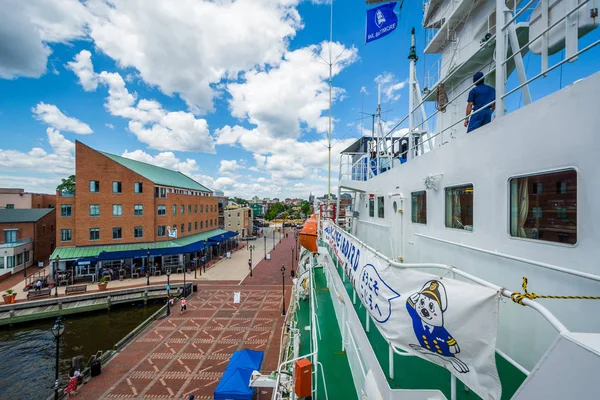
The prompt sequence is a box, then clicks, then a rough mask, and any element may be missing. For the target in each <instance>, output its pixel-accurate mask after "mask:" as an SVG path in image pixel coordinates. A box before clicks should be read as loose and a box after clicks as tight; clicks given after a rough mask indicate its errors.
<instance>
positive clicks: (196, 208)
mask: <svg viewBox="0 0 600 400" xmlns="http://www.w3.org/2000/svg"><path fill="white" fill-rule="evenodd" d="M194 214H198V205H197V204H196V205H195V206H194Z"/></svg>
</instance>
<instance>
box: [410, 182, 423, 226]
mask: <svg viewBox="0 0 600 400" xmlns="http://www.w3.org/2000/svg"><path fill="white" fill-rule="evenodd" d="M411 220H412V222H414V223H415V224H426V223H427V192H426V191H424V190H422V191H420V192H414V193H411Z"/></svg>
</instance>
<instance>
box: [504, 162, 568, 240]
mask: <svg viewBox="0 0 600 400" xmlns="http://www.w3.org/2000/svg"><path fill="white" fill-rule="evenodd" d="M509 186H510V235H511V236H514V237H519V238H524V239H533V240H543V241H548V242H558V243H566V244H575V243H577V171H575V170H573V169H569V170H564V171H557V172H550V173H545V174H538V175H529V176H524V177H520V178H512V179H510V181H509Z"/></svg>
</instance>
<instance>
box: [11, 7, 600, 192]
mask: <svg viewBox="0 0 600 400" xmlns="http://www.w3.org/2000/svg"><path fill="white" fill-rule="evenodd" d="M421 9H422V5H421V3H420V2H406V4H405V5H404V7H403V9H402V10H400V11H398V8H396V10H397V13H398V16H399V22H398V28H397V29H396V31H395V32H393V33H392V34H390V35H388V36H386V37H385V38H382V39H379V40H378V41H375V42H372V43H369V44H367V45H365V31H364V30H365V10H366V6H365V4H364V2H360V1H352V2H347V1H342V0H336V1H334V9H333V41H332V43H330V42H329V18H330V15H329V11H330V7H329V4H328V0H304V1H303V0H237V1H232V0H213V1H208V0H178V1H161V0H111V1H107V0H87V1H77V0H28V1H20V0H3V1H2V2H0V20H2V21H3V23H2V24H0V138H1V140H0V187H20V188H24V189H25V190H26V191H32V192H48V193H52V192H54V190H55V188H56V185H57V184H58V183H60V180H61V178H65V177H67V176H69V175H71V174H73V173H74V172H75V170H74V160H75V158H74V157H75V155H74V148H75V141H76V140H79V141H81V142H83V143H84V144H86V145H88V146H91V147H92V148H95V149H98V150H102V151H106V152H109V153H113V154H117V155H122V156H124V157H129V158H132V159H135V160H139V161H144V162H148V163H152V164H154V165H158V166H162V167H165V168H170V169H175V170H179V171H181V172H183V173H185V174H187V175H189V176H190V177H192V178H193V179H195V180H197V181H198V182H200V183H202V184H203V185H205V186H207V187H209V188H210V189H212V190H222V191H224V192H225V194H226V195H228V196H240V197H245V198H250V197H252V196H255V195H256V196H258V197H260V198H263V197H270V198H273V197H281V198H285V197H301V198H307V197H308V195H309V193H311V192H312V193H315V194H318V195H322V194H324V193H326V191H327V165H328V163H327V160H328V157H327V131H328V115H329V87H328V76H329V67H328V65H327V62H326V61H329V60H331V59H333V60H335V63H334V65H333V67H332V71H333V91H332V99H333V105H332V114H333V130H332V137H333V140H332V144H333V147H332V180H331V181H332V192H335V190H336V184H337V176H338V171H339V152H340V151H341V150H343V149H344V148H346V147H347V146H348V145H349V144H351V143H352V142H353V141H354V140H356V138H358V137H360V132H361V123H365V124H366V125H367V126H370V119H371V118H370V116H368V117H367V118H368V119H364V118H365V116H364V114H362V113H363V112H364V113H368V114H371V113H373V112H374V110H375V108H376V106H377V104H376V103H377V85H378V83H381V85H382V110H383V114H382V116H383V118H384V120H385V121H386V124H387V125H389V126H391V124H393V123H394V121H398V120H400V119H401V118H402V117H404V116H405V115H406V113H407V112H408V92H407V78H408V69H409V64H408V60H407V55H408V51H409V47H410V34H409V32H410V29H411V27H412V26H415V27H417V43H418V44H422V43H424V32H423V30H422V29H420V28H419V27H420V22H421V19H422V10H421ZM417 50H418V53H419V55H420V60H419V65H418V67H417V68H418V71H419V77H418V78H420V77H421V76H422V75H423V72H422V71H425V70H426V69H427V68H429V67H431V65H433V62H434V61H435V56H430V55H428V56H427V57H426V58H424V57H422V54H421V53H422V46H420V47H419V46H418V48H417ZM330 55H331V57H330ZM591 60H593V61H596V62H597V61H598V58H597V57H596V58H592V59H591ZM428 63H429V64H428ZM532 64H533V63H532ZM584 65H587V66H588V68H587V69H586V68H579V69H574V72H573V73H572V74H570V75H569V76H568V77H565V79H564V82H567V81H568V79H575V78H577V77H579V76H580V75H581V76H585V74H586V73H588V72H589V70H590V68H592V70H594V69H595V70H597V67H589V65H590V63H587V64H585V63H584ZM596 65H597V64H596ZM528 68H529V64H528ZM534 69H535V68H534V67H532V70H533V72H532V73H535V71H534ZM557 74H558V71H557V70H555V71H554V72H553V73H552V74H551V75H550V77H549V78H546V79H545V80H544V83H542V84H540V85H539V90H540V92H541V93H542V94H545V93H547V92H550V91H553V90H556V89H557V88H555V86H558V82H559V78H558V75H557ZM560 74H561V75H560V85H561V86H562V85H564V84H565V83H564V82H563V71H562V70H561V71H560ZM513 75H515V74H513ZM567 78H568V79H567ZM515 98H516V100H512V101H513V102H516V101H517V100H518V98H517V96H515ZM515 104H516V103H515ZM519 104H520V101H519Z"/></svg>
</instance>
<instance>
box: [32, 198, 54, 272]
mask: <svg viewBox="0 0 600 400" xmlns="http://www.w3.org/2000/svg"><path fill="white" fill-rule="evenodd" d="M44 196H46V195H44ZM35 225H36V227H35V233H36V237H35V249H34V254H33V262H34V263H35V262H36V261H46V260H48V257H49V256H50V254H52V252H53V251H54V248H55V247H56V237H55V234H56V210H52V211H51V212H50V213H48V214H47V215H45V216H44V217H43V218H41V219H40V220H39V221H38V222H36V224H35ZM34 265H37V264H34Z"/></svg>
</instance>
